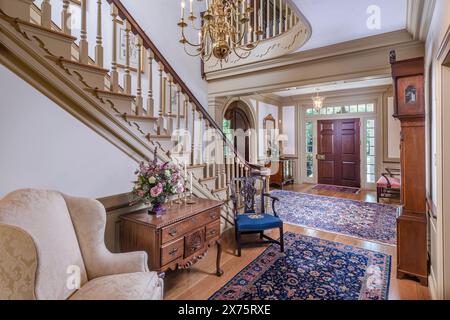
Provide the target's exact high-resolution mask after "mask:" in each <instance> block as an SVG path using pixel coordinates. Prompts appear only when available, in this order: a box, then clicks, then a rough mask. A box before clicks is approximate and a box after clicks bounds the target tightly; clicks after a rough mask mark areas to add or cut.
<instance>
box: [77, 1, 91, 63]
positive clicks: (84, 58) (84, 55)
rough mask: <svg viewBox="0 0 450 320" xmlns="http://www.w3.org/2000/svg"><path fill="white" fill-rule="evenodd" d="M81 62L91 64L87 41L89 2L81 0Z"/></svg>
mask: <svg viewBox="0 0 450 320" xmlns="http://www.w3.org/2000/svg"><path fill="white" fill-rule="evenodd" d="M79 54H80V56H79V61H80V63H83V64H88V62H89V44H88V40H87V0H81V31H80V49H79Z"/></svg>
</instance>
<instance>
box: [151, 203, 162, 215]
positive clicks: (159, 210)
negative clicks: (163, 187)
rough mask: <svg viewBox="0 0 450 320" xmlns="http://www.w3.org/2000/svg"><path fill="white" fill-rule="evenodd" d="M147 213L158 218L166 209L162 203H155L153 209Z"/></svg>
mask: <svg viewBox="0 0 450 320" xmlns="http://www.w3.org/2000/svg"><path fill="white" fill-rule="evenodd" d="M148 213H149V214H152V215H156V216H157V217H160V216H162V215H164V214H165V213H166V209H165V208H164V206H163V204H162V203H155V204H154V205H153V208H152V209H149V210H148Z"/></svg>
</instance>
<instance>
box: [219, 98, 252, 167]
mask: <svg viewBox="0 0 450 320" xmlns="http://www.w3.org/2000/svg"><path fill="white" fill-rule="evenodd" d="M237 102H240V104H239V107H240V109H241V110H242V111H243V112H244V113H245V115H246V116H247V118H248V120H249V122H250V128H251V129H252V130H253V131H254V134H252V135H251V136H250V162H251V163H257V162H258V133H257V131H256V130H257V128H258V125H257V123H258V122H257V117H256V113H255V110H254V109H253V106H252V102H251V100H250V99H248V98H245V97H229V98H228V99H226V100H225V102H224V104H223V107H222V110H221V112H220V118H219V119H217V120H219V123H220V124H222V123H223V120H224V119H225V114H226V112H227V110H228V109H229V108H230V107H233V104H234V103H237Z"/></svg>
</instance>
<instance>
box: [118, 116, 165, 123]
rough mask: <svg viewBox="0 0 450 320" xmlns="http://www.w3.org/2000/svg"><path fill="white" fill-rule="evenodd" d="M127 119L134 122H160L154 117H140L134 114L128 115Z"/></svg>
mask: <svg viewBox="0 0 450 320" xmlns="http://www.w3.org/2000/svg"><path fill="white" fill-rule="evenodd" d="M125 117H126V119H127V120H133V121H150V122H154V121H158V117H152V116H146V115H142V116H138V115H134V114H126V115H125Z"/></svg>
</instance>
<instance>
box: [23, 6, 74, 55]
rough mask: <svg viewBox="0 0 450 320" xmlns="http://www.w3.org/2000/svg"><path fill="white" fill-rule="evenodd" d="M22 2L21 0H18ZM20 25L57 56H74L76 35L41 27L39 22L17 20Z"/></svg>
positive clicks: (30, 36)
mask: <svg viewBox="0 0 450 320" xmlns="http://www.w3.org/2000/svg"><path fill="white" fill-rule="evenodd" d="M18 2H20V1H18ZM16 22H17V23H18V24H19V27H20V29H21V30H22V31H24V32H25V33H26V34H27V36H28V37H29V38H30V39H33V37H36V38H37V39H39V41H40V42H42V43H43V44H44V46H45V49H46V50H47V51H48V52H49V53H51V54H52V55H54V56H56V57H63V58H64V59H67V60H70V59H71V57H72V43H73V42H74V41H75V40H77V38H76V37H73V36H70V35H67V34H65V33H63V32H61V31H56V30H52V29H48V28H44V27H41V26H39V25H37V24H34V23H30V22H26V21H22V20H16Z"/></svg>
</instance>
